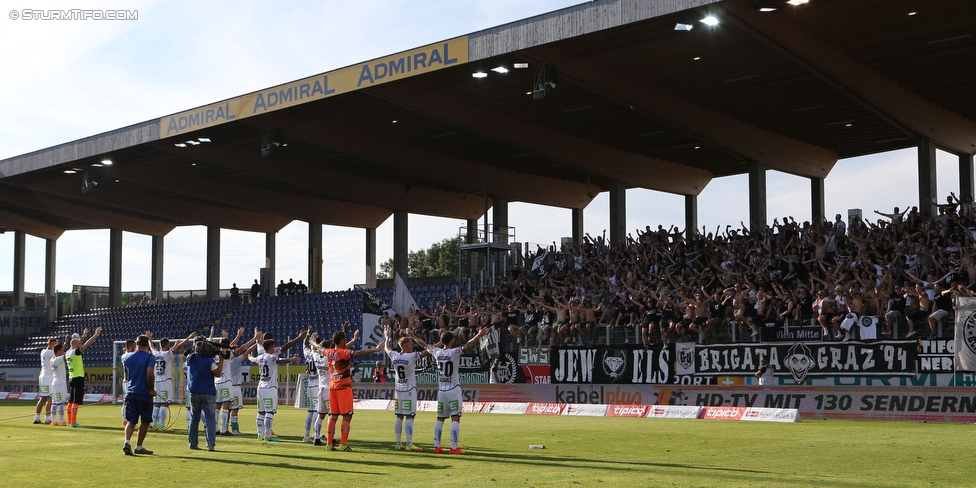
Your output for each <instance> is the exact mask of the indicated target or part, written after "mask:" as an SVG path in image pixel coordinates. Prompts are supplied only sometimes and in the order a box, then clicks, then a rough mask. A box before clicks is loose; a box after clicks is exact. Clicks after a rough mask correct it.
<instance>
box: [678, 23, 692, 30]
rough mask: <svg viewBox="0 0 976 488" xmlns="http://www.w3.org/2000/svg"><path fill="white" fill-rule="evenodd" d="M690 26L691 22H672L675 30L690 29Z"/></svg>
mask: <svg viewBox="0 0 976 488" xmlns="http://www.w3.org/2000/svg"><path fill="white" fill-rule="evenodd" d="M692 27H694V25H692V24H674V30H676V31H690V30H691V28H692Z"/></svg>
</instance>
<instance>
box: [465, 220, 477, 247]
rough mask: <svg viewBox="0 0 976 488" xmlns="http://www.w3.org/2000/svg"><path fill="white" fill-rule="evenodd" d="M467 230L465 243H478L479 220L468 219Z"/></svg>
mask: <svg viewBox="0 0 976 488" xmlns="http://www.w3.org/2000/svg"><path fill="white" fill-rule="evenodd" d="M467 230H468V233H467V235H466V236H464V242H465V243H467V244H473V243H475V242H478V219H468V224H467Z"/></svg>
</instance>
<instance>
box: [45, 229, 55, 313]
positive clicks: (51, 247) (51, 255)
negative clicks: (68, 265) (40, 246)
mask: <svg viewBox="0 0 976 488" xmlns="http://www.w3.org/2000/svg"><path fill="white" fill-rule="evenodd" d="M45 244H46V246H45V252H44V298H45V300H46V302H45V304H44V306H45V307H46V310H47V323H48V324H50V323H52V322H54V320H56V319H57V318H58V290H57V264H58V241H57V240H56V239H46V240H45Z"/></svg>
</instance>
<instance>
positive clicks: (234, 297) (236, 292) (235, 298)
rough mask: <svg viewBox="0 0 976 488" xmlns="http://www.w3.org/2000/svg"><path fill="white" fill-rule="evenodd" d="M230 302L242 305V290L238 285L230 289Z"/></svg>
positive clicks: (235, 284)
mask: <svg viewBox="0 0 976 488" xmlns="http://www.w3.org/2000/svg"><path fill="white" fill-rule="evenodd" d="M230 301H231V302H232V303H233V304H234V305H235V306H237V305H240V304H241V290H240V289H239V288H237V283H234V286H232V287H230Z"/></svg>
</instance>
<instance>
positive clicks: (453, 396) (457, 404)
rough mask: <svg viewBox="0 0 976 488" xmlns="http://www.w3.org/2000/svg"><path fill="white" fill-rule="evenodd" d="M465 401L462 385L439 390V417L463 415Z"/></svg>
mask: <svg viewBox="0 0 976 488" xmlns="http://www.w3.org/2000/svg"><path fill="white" fill-rule="evenodd" d="M463 408H464V402H463V401H462V400H461V387H460V386H458V387H456V388H452V389H450V390H437V418H439V419H446V418H448V417H453V416H455V415H457V416H458V417H460V416H461V410H462V409H463Z"/></svg>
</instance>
